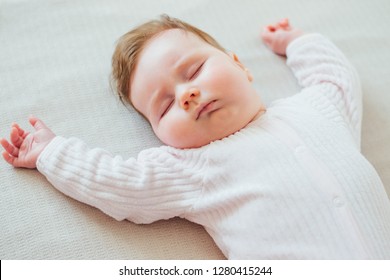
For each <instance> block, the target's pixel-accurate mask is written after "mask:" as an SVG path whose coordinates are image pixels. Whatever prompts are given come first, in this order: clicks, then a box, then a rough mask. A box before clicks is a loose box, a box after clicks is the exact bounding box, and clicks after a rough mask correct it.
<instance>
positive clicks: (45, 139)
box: [0, 117, 55, 168]
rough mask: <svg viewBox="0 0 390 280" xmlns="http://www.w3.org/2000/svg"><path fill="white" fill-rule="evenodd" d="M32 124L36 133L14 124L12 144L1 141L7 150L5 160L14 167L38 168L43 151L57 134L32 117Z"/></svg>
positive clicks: (30, 119) (4, 155)
mask: <svg viewBox="0 0 390 280" xmlns="http://www.w3.org/2000/svg"><path fill="white" fill-rule="evenodd" d="M29 121H30V124H31V125H32V126H33V127H34V129H35V131H34V132H31V133H29V132H26V131H24V130H23V129H21V128H20V127H19V125H18V124H13V125H12V128H11V133H10V142H11V143H10V142H8V141H7V140H6V139H0V143H1V145H2V146H3V148H4V149H5V151H3V158H4V159H5V161H6V162H8V163H9V164H11V165H13V166H14V167H24V168H36V167H37V165H36V162H37V159H38V157H39V155H40V154H41V152H42V151H43V149H44V148H45V147H46V146H47V145H48V144H49V143H50V141H51V140H52V139H53V138H54V137H55V134H54V133H53V132H52V131H51V130H50V129H49V128H48V127H47V126H46V125H45V124H44V123H43V122H42V121H41V120H39V119H38V118H36V117H30V118H29Z"/></svg>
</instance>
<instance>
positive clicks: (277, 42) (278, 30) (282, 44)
mask: <svg viewBox="0 0 390 280" xmlns="http://www.w3.org/2000/svg"><path fill="white" fill-rule="evenodd" d="M303 34H304V32H303V31H301V30H299V29H297V28H294V27H291V26H290V23H289V21H288V19H283V20H281V21H279V22H278V23H276V24H271V25H268V26H266V27H264V29H263V32H262V33H261V37H262V39H263V41H264V43H265V44H266V45H267V46H268V47H269V48H270V49H271V50H272V51H273V52H274V53H276V54H279V55H286V49H287V46H288V45H289V44H290V43H291V42H292V41H293V40H295V39H296V38H298V37H300V36H302V35H303Z"/></svg>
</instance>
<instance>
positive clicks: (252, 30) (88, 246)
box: [0, 0, 390, 259]
mask: <svg viewBox="0 0 390 280" xmlns="http://www.w3.org/2000/svg"><path fill="white" fill-rule="evenodd" d="M389 12H390V2H389V1H387V0H371V1H365V0H357V1H345V0H331V1H305V0H297V1H288V0H274V1H266V0H261V1H255V0H242V1H234V0H228V1H226V0H217V1H206V0H203V1H202V0H193V1H173V0H170V1H157V0H156V1H152V0H133V1H125V0H122V1H109V0H79V1H76V0H74V1H66V0H56V1H53V0H34V1H30V0H2V1H1V2H0V136H1V137H8V133H9V127H10V125H11V123H12V122H18V123H20V124H21V125H22V126H23V127H28V122H27V117H28V115H29V114H34V115H36V116H38V117H40V118H42V119H43V120H44V121H46V122H47V124H48V125H49V126H50V127H52V128H53V130H54V131H55V132H56V133H57V134H58V135H63V136H76V137H79V138H82V139H83V140H84V141H86V142H87V143H88V144H89V145H90V146H92V147H96V146H98V147H102V148H105V149H107V150H109V151H111V152H112V153H114V154H120V155H122V156H124V157H129V156H135V155H137V153H138V152H139V151H141V150H142V149H144V148H148V147H152V146H156V145H160V143H159V141H158V140H157V139H156V138H155V136H154V135H153V133H152V131H151V129H150V127H149V125H148V124H147V123H146V122H145V121H144V120H143V118H142V117H140V116H139V115H138V114H137V113H135V112H134V111H133V110H128V109H126V108H125V107H123V105H122V104H121V103H120V102H119V101H118V99H117V98H116V97H115V95H114V93H112V92H111V90H110V87H109V78H108V77H109V74H110V67H111V64H110V63H111V54H112V52H113V49H114V46H115V41H116V39H117V38H118V37H119V36H120V35H122V34H123V33H125V32H126V31H128V30H129V29H130V28H132V27H134V26H135V25H137V24H139V23H142V22H144V21H145V20H149V19H151V18H155V17H156V16H158V15H159V14H162V13H167V14H169V15H171V16H175V17H179V18H181V19H183V20H186V21H188V22H190V23H192V24H194V25H196V26H198V27H200V28H201V29H204V30H205V31H207V32H209V33H210V34H211V35H213V36H214V37H215V38H216V39H217V40H218V41H219V42H220V43H221V44H222V45H223V46H225V47H226V48H227V49H229V50H232V51H234V52H236V53H237V54H238V56H239V57H240V58H241V61H242V62H243V63H244V64H245V65H246V66H247V67H248V68H249V69H250V70H251V72H252V74H253V75H254V83H255V86H256V88H257V89H258V92H259V93H260V94H261V95H262V97H263V100H264V101H265V102H266V103H270V102H271V101H273V100H275V99H277V98H281V97H285V96H289V95H291V94H294V93H295V92H297V91H298V90H299V87H298V85H297V84H296V81H295V79H294V77H293V76H292V74H291V72H290V70H289V69H288V68H287V66H286V65H285V61H284V59H283V58H281V57H277V56H276V55H274V54H272V53H271V52H270V51H269V50H267V49H266V47H265V46H264V45H263V44H262V43H261V41H260V39H259V32H260V29H261V27H262V26H264V25H265V24H267V23H272V22H274V21H276V20H278V19H281V18H284V17H289V18H290V21H291V23H292V24H294V25H296V26H298V27H301V28H302V29H304V30H306V31H309V32H311V31H312V32H320V33H322V34H324V35H326V36H327V37H329V38H331V39H332V40H333V41H334V42H335V43H336V45H338V46H339V47H340V48H341V49H342V50H343V51H344V53H345V54H346V55H347V57H348V58H349V59H350V60H351V61H352V63H353V64H354V65H355V66H356V68H357V70H358V72H359V74H360V77H361V82H362V87H363V92H364V117H363V128H362V152H363V153H364V154H365V155H366V157H367V158H368V160H369V161H370V162H371V163H372V164H373V165H374V166H375V167H376V169H377V171H378V173H379V175H380V176H381V178H382V180H383V182H384V185H385V186H386V188H387V192H388V194H390V148H389V143H390V94H389V87H390V78H389V77H390V52H389V49H390V31H389V26H390V17H389V16H388V14H389ZM0 193H1V195H0V221H1V226H0V258H1V259H223V258H224V257H223V255H222V254H221V252H220V251H219V249H218V248H217V247H216V246H215V245H214V243H213V241H212V240H211V238H210V237H209V236H208V235H207V233H206V232H205V230H204V229H203V228H202V227H200V226H198V225H194V224H192V223H189V222H187V221H184V220H181V219H179V218H177V219H173V220H169V221H160V222H156V223H154V224H151V225H135V224H133V223H130V222H116V221H115V220H113V219H111V218H109V217H107V216H105V215H104V214H102V213H101V212H99V211H98V210H96V209H94V208H92V207H89V206H86V205H83V204H81V203H79V202H76V201H73V200H71V199H69V198H67V197H65V196H64V195H62V194H61V193H59V192H58V191H56V190H55V189H54V188H52V187H51V185H50V184H49V183H48V182H47V181H46V180H45V178H44V177H43V176H42V175H40V174H39V173H38V172H37V171H36V170H23V169H13V168H12V167H10V166H9V165H7V164H6V163H5V162H4V161H2V160H1V161H0Z"/></svg>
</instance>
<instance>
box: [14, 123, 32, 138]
mask: <svg viewBox="0 0 390 280" xmlns="http://www.w3.org/2000/svg"><path fill="white" fill-rule="evenodd" d="M12 127H15V128H16V129H17V130H18V133H19V136H20V137H22V138H23V139H24V138H26V136H27V135H28V134H29V133H28V132H27V131H24V130H23V129H22V128H21V127H20V126H19V125H18V124H17V123H13V124H12Z"/></svg>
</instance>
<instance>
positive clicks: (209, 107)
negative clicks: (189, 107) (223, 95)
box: [195, 100, 217, 120]
mask: <svg viewBox="0 0 390 280" xmlns="http://www.w3.org/2000/svg"><path fill="white" fill-rule="evenodd" d="M216 101H217V100H212V101H208V102H204V103H201V104H200V105H199V106H198V107H197V108H196V109H195V116H196V120H198V119H199V118H200V117H202V116H203V115H205V114H207V113H210V112H212V111H214V110H216V109H217V108H216V106H215V102H216Z"/></svg>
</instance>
